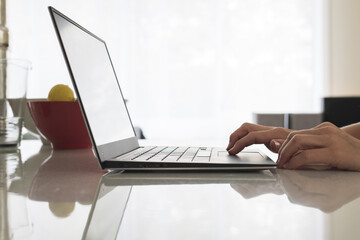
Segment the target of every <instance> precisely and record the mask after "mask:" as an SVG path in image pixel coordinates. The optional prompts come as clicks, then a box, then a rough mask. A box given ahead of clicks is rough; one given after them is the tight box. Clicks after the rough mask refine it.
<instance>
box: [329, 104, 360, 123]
mask: <svg viewBox="0 0 360 240" xmlns="http://www.w3.org/2000/svg"><path fill="white" fill-rule="evenodd" d="M323 106H324V112H323V121H326V122H331V123H333V124H335V125H336V126H338V127H343V126H345V125H349V124H352V123H357V122H360V97H327V98H324V99H323Z"/></svg>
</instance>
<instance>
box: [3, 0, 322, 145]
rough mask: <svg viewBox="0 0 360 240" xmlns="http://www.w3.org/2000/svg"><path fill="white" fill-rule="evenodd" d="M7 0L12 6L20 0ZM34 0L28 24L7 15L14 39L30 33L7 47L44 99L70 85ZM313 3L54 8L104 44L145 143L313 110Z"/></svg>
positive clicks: (155, 0)
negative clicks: (22, 60) (24, 41)
mask: <svg viewBox="0 0 360 240" xmlns="http://www.w3.org/2000/svg"><path fill="white" fill-rule="evenodd" d="M12 1H14V2H13V3H12V4H11V3H10V1H9V4H8V5H9V7H12V9H14V7H15V5H16V2H21V1H20V0H17V1H15V0H12ZM34 2H36V3H37V5H36V4H35V5H34V4H32V5H29V6H28V7H29V8H30V9H32V10H34V11H35V10H36V11H37V14H35V12H34V11H33V13H31V14H30V13H29V11H28V10H26V9H25V7H24V6H21V7H20V11H21V9H22V11H23V12H24V13H26V14H25V17H26V18H27V19H28V20H29V23H28V28H25V27H19V24H20V23H19V22H17V19H15V18H11V16H10V15H9V18H10V19H9V27H10V29H11V27H13V28H14V35H16V36H19V35H20V34H28V36H29V37H28V42H29V44H28V45H27V46H24V47H23V49H22V52H20V51H17V50H16V48H15V47H14V48H13V49H12V53H13V54H14V53H17V55H20V54H19V53H21V54H23V55H24V56H25V57H27V58H29V59H30V60H32V61H33V66H34V68H33V72H32V81H33V82H32V84H30V88H29V97H45V96H46V94H47V91H48V89H49V88H50V87H51V86H52V85H54V84H55V83H56V82H65V83H68V84H70V81H69V80H68V79H69V77H68V75H67V72H66V71H67V70H66V67H65V64H64V63H63V60H62V56H61V52H60V48H59V46H58V43H57V40H56V37H55V33H54V32H53V29H52V26H51V22H50V18H49V16H48V13H47V9H46V6H47V5H51V3H52V1H40V0H37V1H34ZM75 2H76V3H75ZM319 2H320V0H316V1H313V0H212V1H209V0H195V1H193V0H181V1H180V0H124V1H117V0H107V1H95V0H92V1H70V0H68V1H62V2H61V3H58V4H53V5H54V7H56V8H58V9H59V10H60V11H63V12H64V13H65V14H67V15H69V16H70V17H72V18H73V19H74V20H75V21H78V22H79V23H80V24H82V25H84V27H86V28H88V29H89V30H91V31H93V32H94V33H96V34H97V35H99V36H100V37H102V38H104V39H105V40H106V42H107V43H108V47H109V49H110V52H111V56H112V59H113V62H114V64H115V69H116V71H117V75H118V78H119V81H120V84H121V85H122V88H123V92H124V94H125V96H126V98H127V99H128V100H129V102H128V107H129V110H130V114H131V115H132V118H133V119H132V120H133V123H134V124H135V125H137V126H140V127H142V129H143V130H144V133H145V135H146V136H147V137H148V138H155V139H161V138H165V137H170V138H182V137H187V138H189V137H190V138H208V137H212V138H214V137H216V138H220V139H227V137H228V135H229V133H230V132H231V131H232V130H234V129H235V128H237V127H238V126H239V125H240V124H241V123H242V122H244V121H251V120H252V113H254V112H316V111H320V97H321V94H322V93H321V91H320V90H319V89H321V86H322V79H321V77H319V76H321V71H322V69H321V61H320V64H319V61H318V59H321V57H320V58H319V56H318V55H319V54H321V51H320V50H319V41H320V42H321V37H322V31H321V27H322V22H321V21H322V20H321V18H319V17H318V15H319V14H321V12H322V9H321V6H320V5H321V4H319ZM17 4H19V3H17ZM319 6H320V7H319ZM9 12H10V13H9V14H11V12H13V13H14V11H13V10H9ZM18 16H19V15H18V14H17V17H18ZM25 25H26V24H25ZM16 26H17V27H18V28H16ZM29 28H30V29H31V31H30V30H29ZM15 29H22V30H23V31H22V33H21V32H20V30H18V31H16V30H15ZM26 29H27V31H25V30H26ZM29 34H30V35H29ZM319 39H320V40H319ZM13 41H14V42H16V41H19V40H15V39H13ZM20 57H21V56H20ZM39 86H40V87H39ZM104 94H105V95H106V93H104ZM169 135H170V136H169Z"/></svg>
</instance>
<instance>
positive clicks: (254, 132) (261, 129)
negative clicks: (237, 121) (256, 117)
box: [226, 123, 291, 155]
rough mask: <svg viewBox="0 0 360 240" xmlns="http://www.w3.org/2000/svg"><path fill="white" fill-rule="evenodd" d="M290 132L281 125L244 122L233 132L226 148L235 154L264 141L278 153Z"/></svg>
mask: <svg viewBox="0 0 360 240" xmlns="http://www.w3.org/2000/svg"><path fill="white" fill-rule="evenodd" d="M290 132H291V130H289V129H285V128H280V127H266V126H261V125H257V124H251V123H244V124H243V125H242V126H241V127H240V128H238V129H237V130H236V131H235V132H234V133H232V134H231V136H230V141H229V145H228V147H227V148H226V150H227V151H228V152H229V154H231V155H235V154H237V153H239V152H240V151H242V150H243V149H244V148H245V147H247V146H250V145H252V144H258V143H263V144H265V145H266V147H267V148H268V149H270V150H271V151H272V152H275V153H277V152H278V151H279V149H280V147H281V145H282V143H283V142H284V141H285V139H286V137H287V136H288V134H289V133H290Z"/></svg>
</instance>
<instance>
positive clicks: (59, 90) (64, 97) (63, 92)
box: [47, 84, 75, 102]
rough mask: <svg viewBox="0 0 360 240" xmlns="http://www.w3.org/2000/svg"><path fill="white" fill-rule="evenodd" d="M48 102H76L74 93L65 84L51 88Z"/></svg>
mask: <svg viewBox="0 0 360 240" xmlns="http://www.w3.org/2000/svg"><path fill="white" fill-rule="evenodd" d="M47 100H48V101H69V102H71V101H75V97H74V92H73V90H72V89H71V88H70V87H69V86H68V85H64V84H57V85H55V86H54V87H53V88H51V90H50V92H49V95H48V98H47Z"/></svg>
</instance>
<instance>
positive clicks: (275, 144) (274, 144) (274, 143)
mask: <svg viewBox="0 0 360 240" xmlns="http://www.w3.org/2000/svg"><path fill="white" fill-rule="evenodd" d="M284 142H285V140H284V139H273V140H271V141H270V150H271V151H272V152H274V153H278V152H279V150H280V148H281V146H282V145H283V143H284Z"/></svg>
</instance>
